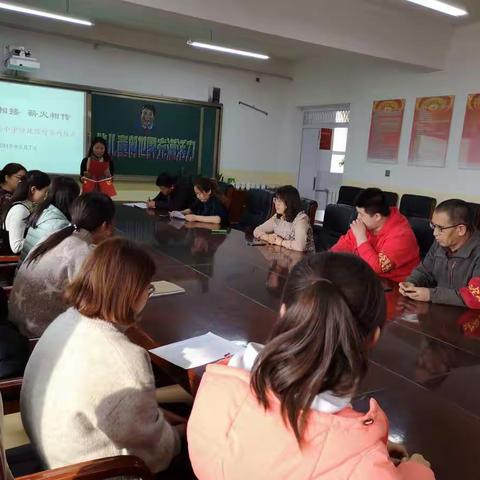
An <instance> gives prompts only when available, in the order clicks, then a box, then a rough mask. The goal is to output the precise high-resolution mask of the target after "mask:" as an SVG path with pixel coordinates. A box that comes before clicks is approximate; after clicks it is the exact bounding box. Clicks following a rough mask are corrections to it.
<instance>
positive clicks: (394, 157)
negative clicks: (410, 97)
mask: <svg viewBox="0 0 480 480" xmlns="http://www.w3.org/2000/svg"><path fill="white" fill-rule="evenodd" d="M404 111H405V99H403V98H402V99H394V100H376V101H375V102H373V109H372V121H371V124H370V137H369V140H368V157H367V159H368V161H369V162H378V163H397V162H398V148H399V146H400V134H401V132H402V122H403V112H404Z"/></svg>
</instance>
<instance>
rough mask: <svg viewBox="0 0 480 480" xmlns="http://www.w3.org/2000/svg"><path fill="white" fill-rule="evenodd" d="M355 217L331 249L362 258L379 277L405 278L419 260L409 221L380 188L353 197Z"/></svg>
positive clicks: (401, 279) (399, 279)
mask: <svg viewBox="0 0 480 480" xmlns="http://www.w3.org/2000/svg"><path fill="white" fill-rule="evenodd" d="M355 208H356V210H357V218H356V220H354V221H353V222H352V224H351V225H350V229H349V230H348V232H347V234H346V235H343V236H342V237H341V238H340V239H339V240H338V242H337V243H336V244H335V245H334V246H333V247H332V248H331V249H330V250H331V251H332V252H350V253H353V254H355V255H358V256H359V257H360V258H362V259H363V260H365V261H366V262H367V263H368V264H369V265H370V267H372V269H373V270H374V271H375V272H376V273H377V274H378V275H379V276H381V277H382V278H387V279H389V280H393V281H395V282H400V281H404V280H405V279H406V278H407V277H408V275H410V274H411V273H412V270H413V269H414V268H415V267H416V266H417V265H418V264H419V263H420V253H419V249H418V244H417V239H416V238H415V234H414V233H413V230H412V228H411V227H410V224H409V223H408V220H407V219H406V218H405V217H404V216H403V215H402V214H401V213H400V212H399V211H398V209H397V208H396V207H390V206H389V205H388V201H387V199H386V196H385V194H384V193H383V192H382V191H381V190H380V189H379V188H367V189H365V190H363V191H362V192H361V193H360V194H359V195H358V197H357V198H356V199H355Z"/></svg>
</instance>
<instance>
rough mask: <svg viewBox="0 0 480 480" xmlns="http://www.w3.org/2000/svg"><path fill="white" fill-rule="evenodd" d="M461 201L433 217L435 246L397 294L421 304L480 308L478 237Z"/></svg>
mask: <svg viewBox="0 0 480 480" xmlns="http://www.w3.org/2000/svg"><path fill="white" fill-rule="evenodd" d="M472 217H473V215H472V212H471V210H470V207H469V206H468V204H467V203H466V202H464V201H463V200H456V199H452V200H446V201H444V202H442V203H440V204H439V205H438V206H437V208H436V209H435V212H434V213H433V217H432V222H431V224H430V225H431V227H432V229H433V235H434V237H435V242H434V243H433V245H432V247H431V248H430V250H429V252H428V254H427V256H426V257H425V259H424V260H423V262H422V263H421V264H420V265H419V266H418V267H417V268H416V269H415V270H414V271H413V272H412V274H411V275H410V276H409V277H408V278H407V280H406V282H404V283H400V286H399V287H400V293H401V294H402V295H403V296H405V297H408V298H411V299H412V300H417V301H420V302H432V303H443V304H447V305H459V306H462V307H465V306H466V307H469V308H480V233H479V232H478V231H476V230H475V227H474V226H473V219H472Z"/></svg>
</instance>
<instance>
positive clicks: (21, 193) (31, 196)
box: [2, 170, 50, 254]
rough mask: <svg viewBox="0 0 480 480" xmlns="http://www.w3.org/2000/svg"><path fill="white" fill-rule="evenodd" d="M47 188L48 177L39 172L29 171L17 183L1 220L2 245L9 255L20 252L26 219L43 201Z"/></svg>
mask: <svg viewBox="0 0 480 480" xmlns="http://www.w3.org/2000/svg"><path fill="white" fill-rule="evenodd" d="M49 186H50V177H49V176H48V175H47V174H46V173H43V172H41V171H40V170H30V171H29V172H28V173H27V175H26V176H25V178H24V179H23V180H21V181H20V182H19V184H18V186H17V188H16V190H15V193H14V194H13V195H12V198H11V199H10V204H9V206H8V208H7V209H6V212H5V216H4V217H3V219H2V223H3V232H4V243H5V244H8V245H9V246H10V250H11V253H13V254H18V253H20V252H21V250H22V248H23V243H24V241H25V230H26V229H27V219H28V217H29V215H30V214H31V213H32V212H33V210H34V209H35V207H36V206H37V205H38V204H39V203H41V202H43V201H44V200H45V197H46V196H47V193H48V187H49ZM7 236H8V242H7V241H6V239H7Z"/></svg>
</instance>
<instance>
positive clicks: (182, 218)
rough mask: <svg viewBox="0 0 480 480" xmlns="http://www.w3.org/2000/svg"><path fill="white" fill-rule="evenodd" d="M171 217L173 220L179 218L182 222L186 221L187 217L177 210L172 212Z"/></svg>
mask: <svg viewBox="0 0 480 480" xmlns="http://www.w3.org/2000/svg"><path fill="white" fill-rule="evenodd" d="M170 217H171V218H178V219H180V220H185V215H184V214H183V213H182V212H178V211H177V210H174V211H173V212H170Z"/></svg>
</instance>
